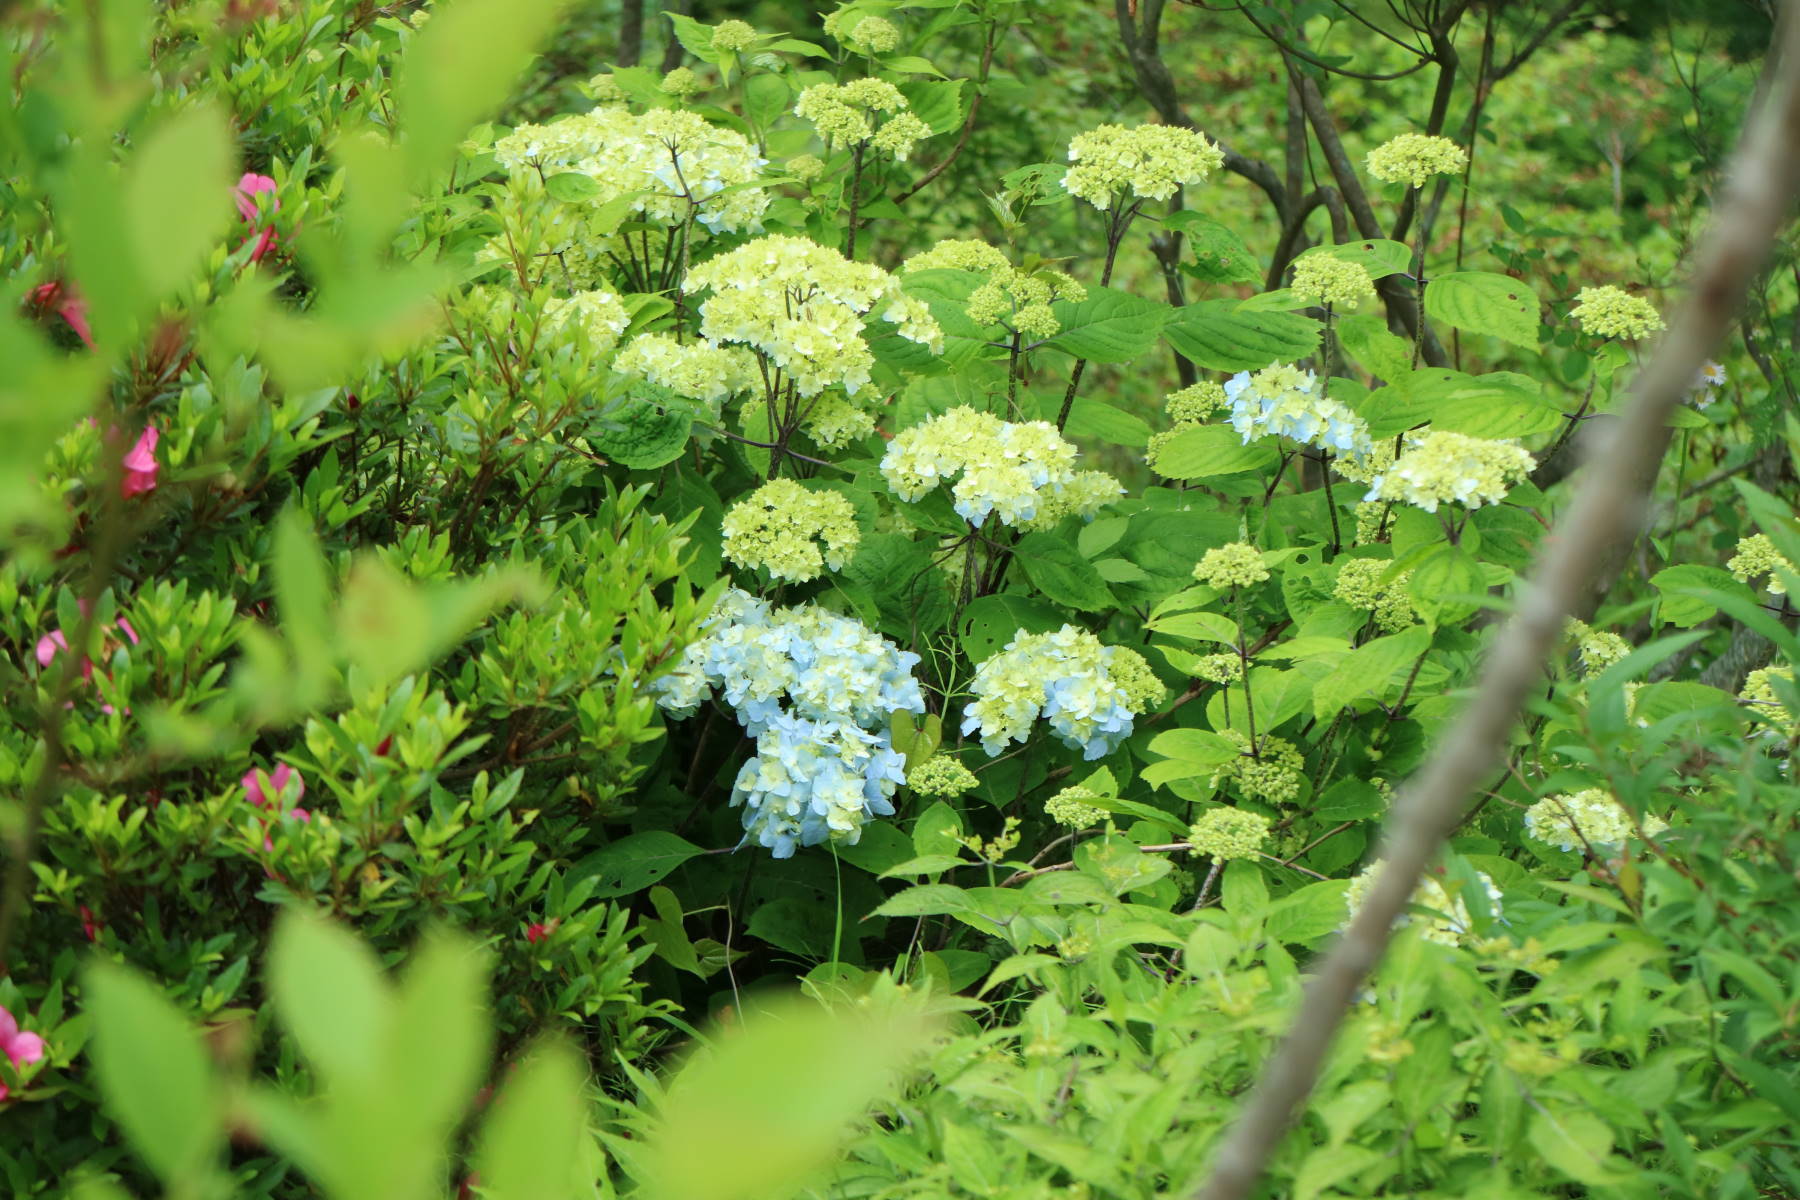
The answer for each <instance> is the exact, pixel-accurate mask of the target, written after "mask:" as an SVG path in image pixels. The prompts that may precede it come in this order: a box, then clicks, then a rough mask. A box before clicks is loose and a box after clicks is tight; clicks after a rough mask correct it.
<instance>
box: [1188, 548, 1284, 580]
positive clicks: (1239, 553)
mask: <svg viewBox="0 0 1800 1200" xmlns="http://www.w3.org/2000/svg"><path fill="white" fill-rule="evenodd" d="M1268 577H1269V568H1267V567H1265V566H1264V565H1263V559H1262V552H1261V551H1259V550H1258V549H1257V548H1256V547H1255V546H1252V545H1251V544H1250V543H1248V542H1229V543H1227V544H1226V545H1223V546H1218V547H1216V548H1214V549H1212V550H1208V551H1207V552H1206V553H1205V554H1204V555H1202V556H1201V559H1200V561H1199V562H1198V563H1196V564H1194V578H1195V579H1197V580H1199V581H1200V582H1201V583H1204V584H1205V585H1206V586H1207V587H1214V588H1218V589H1219V590H1220V591H1224V590H1225V589H1226V588H1234V587H1249V586H1251V585H1252V584H1257V583H1261V582H1262V581H1263V580H1265V579H1267V578H1268Z"/></svg>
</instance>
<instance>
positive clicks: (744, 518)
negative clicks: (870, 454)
mask: <svg viewBox="0 0 1800 1200" xmlns="http://www.w3.org/2000/svg"><path fill="white" fill-rule="evenodd" d="M722 528H723V531H724V534H725V542H724V546H723V551H724V555H725V557H726V558H728V559H730V560H731V561H732V562H734V563H736V564H737V565H738V566H740V567H747V568H751V569H754V568H757V567H761V568H762V569H764V570H766V571H768V573H769V575H770V576H771V577H772V578H775V579H785V580H790V581H792V582H795V583H804V582H805V581H806V580H809V579H816V578H817V577H818V576H819V575H821V574H823V573H824V570H825V568H826V567H830V568H831V569H832V570H834V571H838V570H842V569H843V566H844V564H845V563H846V562H848V561H849V560H850V556H851V555H852V554H855V553H856V547H857V543H858V542H860V541H861V540H862V533H861V531H860V530H859V529H858V528H857V525H856V509H855V507H854V506H853V505H852V504H851V503H850V501H849V500H848V499H847V498H846V497H844V496H843V495H841V494H840V493H838V492H832V491H826V490H823V489H821V490H819V491H812V490H809V489H807V488H804V487H802V486H801V485H800V484H798V483H796V482H794V481H793V480H791V479H771V480H770V481H769V482H767V483H765V484H763V485H762V486H761V487H759V488H757V489H756V490H755V491H754V492H751V493H750V494H749V495H748V496H746V497H745V498H744V499H742V500H740V501H738V502H737V503H736V504H734V505H732V507H731V511H729V512H727V513H726V514H725V520H724V523H723V526H722ZM821 543H823V547H822V548H821V545H820V544H821Z"/></svg>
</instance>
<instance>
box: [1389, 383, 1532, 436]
mask: <svg viewBox="0 0 1800 1200" xmlns="http://www.w3.org/2000/svg"><path fill="white" fill-rule="evenodd" d="M1361 416H1362V417H1363V419H1364V420H1365V421H1367V422H1368V423H1369V432H1370V434H1372V435H1373V436H1375V437H1378V438H1381V437H1392V436H1393V435H1394V434H1397V433H1402V432H1404V431H1406V430H1408V429H1412V428H1414V427H1415V426H1418V425H1422V424H1425V423H1426V422H1430V424H1431V427H1432V428H1433V429H1438V430H1442V431H1444V432H1446V433H1463V434H1467V435H1469V436H1470V437H1480V438H1521V437H1529V436H1531V435H1532V434H1537V433H1549V432H1551V431H1553V430H1556V429H1559V428H1561V427H1562V424H1563V421H1564V419H1565V418H1564V416H1563V413H1562V410H1561V409H1559V408H1557V407H1556V406H1555V405H1553V404H1548V403H1546V402H1545V401H1544V400H1543V398H1542V396H1541V395H1540V391H1539V388H1538V384H1537V382H1536V381H1535V380H1533V379H1531V378H1529V377H1528V376H1524V375H1517V374H1514V373H1513V372H1510V371H1494V372H1491V373H1489V374H1486V375H1465V374H1463V373H1462V372H1461V371H1452V370H1449V369H1448V368H1444V367H1421V368H1419V369H1418V370H1416V371H1408V372H1405V373H1404V374H1400V375H1396V376H1393V377H1392V378H1391V379H1390V380H1389V382H1388V386H1386V387H1384V388H1378V389H1376V390H1375V391H1373V392H1371V393H1369V399H1368V400H1367V401H1366V402H1365V403H1364V404H1363V406H1362V412H1361Z"/></svg>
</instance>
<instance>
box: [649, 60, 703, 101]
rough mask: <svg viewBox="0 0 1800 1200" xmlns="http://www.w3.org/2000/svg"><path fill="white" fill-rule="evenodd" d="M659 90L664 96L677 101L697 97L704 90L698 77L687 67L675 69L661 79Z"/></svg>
mask: <svg viewBox="0 0 1800 1200" xmlns="http://www.w3.org/2000/svg"><path fill="white" fill-rule="evenodd" d="M659 90H661V92H662V94H663V95H665V96H673V97H675V98H676V99H677V100H686V99H688V98H689V97H692V96H698V95H699V94H700V93H701V92H702V91H703V90H705V89H704V85H702V84H701V82H700V77H699V76H698V75H696V74H694V72H693V71H692V69H690V68H688V67H676V68H675V69H674V70H673V71H670V72H669V73H668V74H667V75H664V76H663V77H662V83H661V84H660V85H659Z"/></svg>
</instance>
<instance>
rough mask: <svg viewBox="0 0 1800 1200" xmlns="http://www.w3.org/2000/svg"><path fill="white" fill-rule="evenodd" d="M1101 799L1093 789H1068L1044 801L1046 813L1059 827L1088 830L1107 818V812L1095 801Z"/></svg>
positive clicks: (1080, 787)
mask: <svg viewBox="0 0 1800 1200" xmlns="http://www.w3.org/2000/svg"><path fill="white" fill-rule="evenodd" d="M1098 799H1100V794H1099V793H1098V792H1096V791H1094V789H1093V788H1086V787H1082V786H1080V785H1079V784H1077V785H1076V786H1074V787H1066V788H1064V789H1063V790H1062V791H1060V792H1058V793H1056V795H1054V796H1052V797H1050V798H1049V799H1048V800H1046V801H1044V812H1045V814H1046V815H1047V816H1049V818H1050V819H1051V820H1052V821H1055V822H1056V823H1057V824H1058V825H1066V826H1068V827H1069V828H1070V829H1086V828H1088V827H1089V826H1093V825H1098V824H1099V823H1100V822H1101V821H1102V820H1104V819H1105V817H1106V810H1105V809H1104V808H1101V807H1100V806H1099V805H1098V804H1095V803H1093V801H1095V800H1098Z"/></svg>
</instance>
